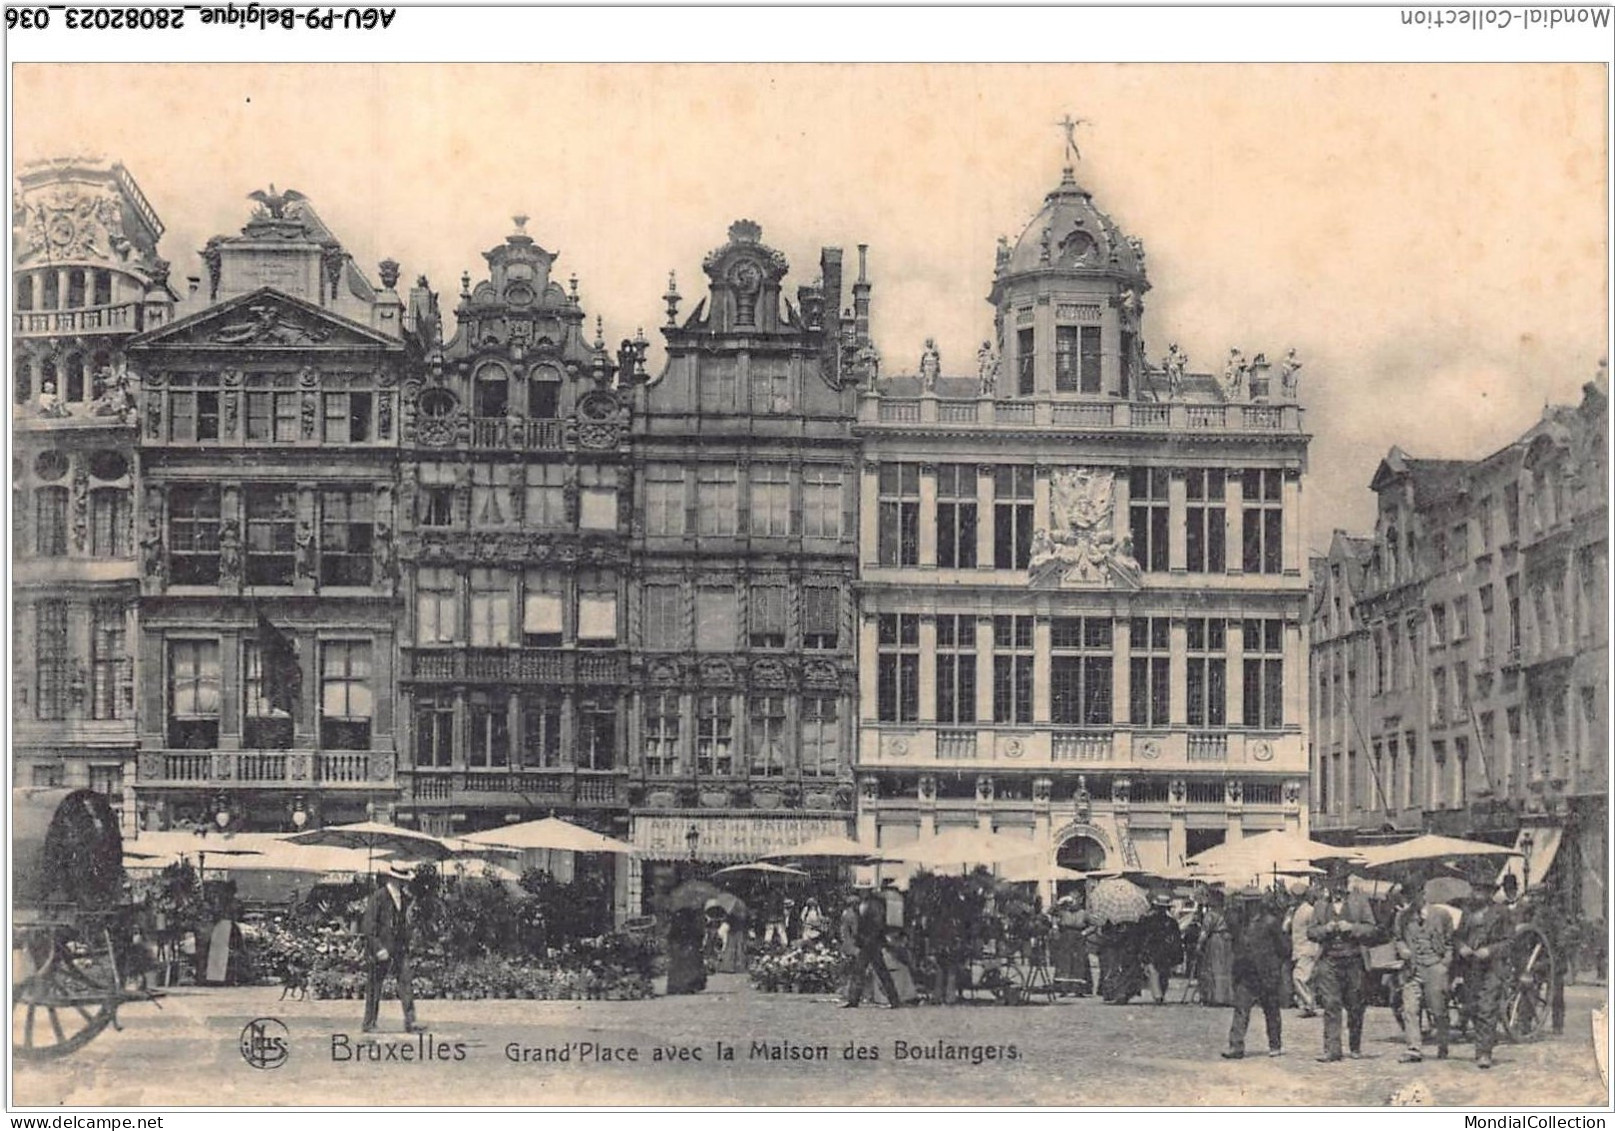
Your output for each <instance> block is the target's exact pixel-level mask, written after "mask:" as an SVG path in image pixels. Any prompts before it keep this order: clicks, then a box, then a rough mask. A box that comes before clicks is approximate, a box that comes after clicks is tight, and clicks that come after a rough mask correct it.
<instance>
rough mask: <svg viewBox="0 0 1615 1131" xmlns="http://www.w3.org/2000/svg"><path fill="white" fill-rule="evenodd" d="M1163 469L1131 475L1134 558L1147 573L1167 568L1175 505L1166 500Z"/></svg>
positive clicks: (1136, 470) (1138, 469) (1144, 469)
mask: <svg viewBox="0 0 1615 1131" xmlns="http://www.w3.org/2000/svg"><path fill="white" fill-rule="evenodd" d="M1167 479H1168V476H1167V471H1166V468H1164V467H1135V468H1133V469H1132V471H1131V472H1129V474H1128V495H1129V498H1128V510H1129V518H1130V520H1131V531H1132V535H1133V557H1135V558H1136V559H1138V564H1139V565H1140V566H1142V567H1143V568H1144V569H1147V570H1151V571H1153V572H1157V573H1159V572H1162V571H1164V570H1166V569H1167V568H1168V565H1167V562H1168V558H1167V554H1168V549H1167V547H1168V544H1169V543H1168V539H1169V534H1168V525H1169V523H1170V522H1171V515H1172V505H1171V503H1170V502H1169V501H1168V499H1167Z"/></svg>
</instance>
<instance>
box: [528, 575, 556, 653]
mask: <svg viewBox="0 0 1615 1131" xmlns="http://www.w3.org/2000/svg"><path fill="white" fill-rule="evenodd" d="M565 604H566V581H565V579H564V578H563V577H562V576H561V575H560V574H559V573H556V572H554V571H552V570H544V569H530V570H528V571H527V572H526V573H525V574H524V575H523V576H522V644H523V645H524V646H526V647H528V648H559V647H560V646H561V642H562V635H561V634H562V631H563V629H562V624H563V621H562V617H563V613H562V609H563V608H564V607H565Z"/></svg>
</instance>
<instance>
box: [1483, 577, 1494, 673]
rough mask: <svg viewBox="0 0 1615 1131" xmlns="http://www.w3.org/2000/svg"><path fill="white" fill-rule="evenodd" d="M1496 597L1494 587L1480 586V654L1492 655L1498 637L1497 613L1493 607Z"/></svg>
mask: <svg viewBox="0 0 1615 1131" xmlns="http://www.w3.org/2000/svg"><path fill="white" fill-rule="evenodd" d="M1493 604H1494V599H1493V596H1492V587H1491V586H1490V585H1482V586H1481V587H1480V654H1481V655H1482V656H1490V655H1491V654H1492V645H1493V643H1494V642H1495V641H1496V639H1497V613H1496V610H1495V609H1494V608H1493Z"/></svg>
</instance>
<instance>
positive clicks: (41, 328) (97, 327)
mask: <svg viewBox="0 0 1615 1131" xmlns="http://www.w3.org/2000/svg"><path fill="white" fill-rule="evenodd" d="M138 329H140V304H139V303H138V302H124V303H118V304H116V305H113V306H89V307H79V308H77V309H74V310H28V311H23V312H21V313H17V314H13V315H12V316H11V332H12V333H13V334H14V335H16V336H18V337H33V336H46V335H52V334H118V333H122V334H132V333H134V332H135V331H136V330H138Z"/></svg>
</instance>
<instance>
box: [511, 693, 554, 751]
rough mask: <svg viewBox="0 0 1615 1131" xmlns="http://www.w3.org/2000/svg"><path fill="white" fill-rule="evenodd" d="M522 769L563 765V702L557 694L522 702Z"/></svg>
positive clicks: (534, 697)
mask: <svg viewBox="0 0 1615 1131" xmlns="http://www.w3.org/2000/svg"><path fill="white" fill-rule="evenodd" d="M521 719H522V745H521V760H522V768H523V769H527V770H553V769H554V768H555V767H556V766H559V765H560V764H561V701H560V699H558V698H556V697H555V696H554V694H553V693H548V694H546V693H542V692H540V693H538V694H529V695H524V696H523V697H522V700H521Z"/></svg>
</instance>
